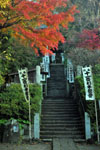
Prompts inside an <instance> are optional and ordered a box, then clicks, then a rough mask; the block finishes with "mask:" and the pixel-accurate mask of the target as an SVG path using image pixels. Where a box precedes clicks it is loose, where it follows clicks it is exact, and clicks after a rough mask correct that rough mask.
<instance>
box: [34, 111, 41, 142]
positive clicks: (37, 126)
mask: <svg viewBox="0 0 100 150" xmlns="http://www.w3.org/2000/svg"><path fill="white" fill-rule="evenodd" d="M39 138H40V117H39V113H35V115H34V139H39Z"/></svg>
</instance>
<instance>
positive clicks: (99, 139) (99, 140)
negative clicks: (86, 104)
mask: <svg viewBox="0 0 100 150" xmlns="http://www.w3.org/2000/svg"><path fill="white" fill-rule="evenodd" d="M94 102H95V116H96V131H97V141H98V143H99V142H100V138H99V125H98V113H97V103H96V99H95V100H94Z"/></svg>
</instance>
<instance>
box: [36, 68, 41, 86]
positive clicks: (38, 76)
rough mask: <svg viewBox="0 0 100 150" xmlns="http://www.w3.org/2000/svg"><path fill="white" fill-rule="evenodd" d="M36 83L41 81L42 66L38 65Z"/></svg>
mask: <svg viewBox="0 0 100 150" xmlns="http://www.w3.org/2000/svg"><path fill="white" fill-rule="evenodd" d="M36 83H38V84H40V83H41V73H40V66H36Z"/></svg>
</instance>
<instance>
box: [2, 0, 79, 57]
mask: <svg viewBox="0 0 100 150" xmlns="http://www.w3.org/2000/svg"><path fill="white" fill-rule="evenodd" d="M3 6H4V7H3ZM66 6H67V2H66V0H59V1H58V0H37V1H34V0H33V1H28V0H5V1H4V2H2V5H1V3H0V8H1V9H0V31H1V32H8V31H9V30H10V31H12V32H11V35H12V36H14V37H16V38H19V39H21V41H22V43H24V44H25V43H29V45H30V46H31V47H32V48H33V49H34V50H35V52H36V53H37V54H38V51H40V52H41V53H42V54H44V55H45V54H46V53H49V54H52V51H51V49H53V48H56V49H57V47H58V42H59V41H61V42H62V43H64V41H65V39H64V37H63V35H62V34H61V32H60V29H59V25H61V26H62V27H65V28H68V23H69V22H73V21H74V14H75V13H77V12H78V11H77V10H76V6H75V5H74V6H72V7H70V8H69V9H66V11H63V12H59V13H58V12H56V8H58V7H66Z"/></svg>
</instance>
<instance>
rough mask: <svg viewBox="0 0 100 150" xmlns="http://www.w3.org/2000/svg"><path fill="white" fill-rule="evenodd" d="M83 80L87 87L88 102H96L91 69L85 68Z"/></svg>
mask: <svg viewBox="0 0 100 150" xmlns="http://www.w3.org/2000/svg"><path fill="white" fill-rule="evenodd" d="M82 72H83V80H84V86H85V93H86V100H95V93H94V85H93V77H92V70H91V67H90V66H89V67H83V68H82Z"/></svg>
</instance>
